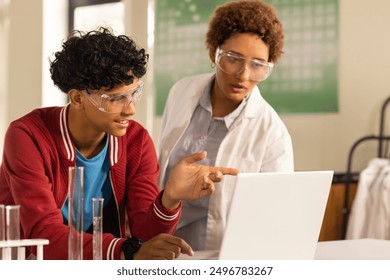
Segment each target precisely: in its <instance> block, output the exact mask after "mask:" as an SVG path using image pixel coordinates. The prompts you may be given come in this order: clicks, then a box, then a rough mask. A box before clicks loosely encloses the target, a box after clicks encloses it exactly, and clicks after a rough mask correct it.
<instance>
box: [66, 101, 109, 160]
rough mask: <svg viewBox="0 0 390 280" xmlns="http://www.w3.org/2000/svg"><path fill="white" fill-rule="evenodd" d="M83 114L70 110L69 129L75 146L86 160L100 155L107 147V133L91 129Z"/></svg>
mask: <svg viewBox="0 0 390 280" xmlns="http://www.w3.org/2000/svg"><path fill="white" fill-rule="evenodd" d="M78 114H81V112H79V111H77V110H73V109H72V107H70V108H69V115H68V129H69V133H70V137H71V138H72V140H73V144H74V145H75V147H76V148H77V150H78V151H79V152H80V153H81V154H82V155H83V156H84V157H85V158H93V157H95V156H96V155H98V154H99V153H100V152H101V151H102V149H103V148H104V145H105V141H104V139H105V136H106V133H105V132H100V131H96V130H93V129H91V128H90V126H89V125H87V124H86V123H85V122H83V120H84V118H83V117H82V116H78Z"/></svg>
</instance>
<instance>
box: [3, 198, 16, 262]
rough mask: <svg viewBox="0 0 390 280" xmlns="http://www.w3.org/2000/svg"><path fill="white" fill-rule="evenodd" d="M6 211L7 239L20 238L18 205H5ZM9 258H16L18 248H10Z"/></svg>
mask: <svg viewBox="0 0 390 280" xmlns="http://www.w3.org/2000/svg"><path fill="white" fill-rule="evenodd" d="M5 213H6V218H5V220H6V225H7V226H6V227H7V230H6V236H7V240H8V241H12V240H19V239H20V205H7V206H5ZM11 259H12V260H17V259H18V248H17V247H13V248H12V249H11Z"/></svg>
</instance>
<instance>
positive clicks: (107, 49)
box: [0, 28, 237, 259]
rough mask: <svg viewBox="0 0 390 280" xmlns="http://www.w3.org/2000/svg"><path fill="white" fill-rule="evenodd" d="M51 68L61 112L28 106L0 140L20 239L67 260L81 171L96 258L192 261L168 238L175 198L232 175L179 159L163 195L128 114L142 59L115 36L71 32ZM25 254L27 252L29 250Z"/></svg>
mask: <svg viewBox="0 0 390 280" xmlns="http://www.w3.org/2000/svg"><path fill="white" fill-rule="evenodd" d="M62 47H63V48H62V50H61V51H59V52H57V53H55V58H54V60H53V61H51V64H50V72H51V77H52V80H53V82H54V84H55V85H56V86H58V87H59V88H60V89H61V90H62V91H63V92H64V93H67V94H68V96H69V104H68V105H66V106H65V107H48V108H39V109H35V110H33V111H32V112H30V113H28V114H27V115H25V116H23V117H21V118H20V119H18V120H15V121H13V122H12V123H11V124H10V126H9V128H8V130H7V133H6V136H5V141H4V152H3V161H2V165H1V169H0V204H6V205H13V204H18V205H20V206H21V208H20V221H21V233H22V238H27V239H35V238H44V239H48V240H49V245H46V246H44V257H45V258H47V259H67V258H68V226H67V218H68V217H67V215H68V214H67V213H68V212H67V207H68V205H67V204H68V202H67V196H68V168H69V167H70V166H75V165H76V166H84V168H85V206H84V210H85V213H86V216H85V217H90V216H88V213H89V214H90V212H91V202H90V201H91V200H90V199H91V198H92V197H103V198H104V201H105V204H104V214H103V221H104V234H103V258H104V259H174V258H176V257H177V256H178V255H179V254H180V253H186V254H192V249H191V247H190V246H189V245H188V244H187V243H186V242H185V241H184V240H182V239H181V238H178V237H175V236H172V235H171V234H172V233H173V231H174V230H175V227H176V224H177V221H178V219H179V217H180V211H181V200H192V199H198V198H202V197H205V196H208V195H210V194H211V193H213V191H214V182H219V181H221V179H222V177H223V175H224V174H230V175H234V174H236V173H237V170H235V169H230V168H222V167H209V166H203V165H198V164H195V162H197V161H199V160H202V159H203V158H204V157H205V156H206V154H205V153H199V154H194V155H192V156H188V157H186V158H184V159H183V160H182V161H180V162H179V163H178V164H177V165H176V167H175V168H173V169H172V171H171V176H170V178H169V179H168V180H167V183H166V185H165V188H164V190H163V191H161V192H160V188H159V187H158V186H157V177H158V174H159V166H158V163H157V158H156V152H155V149H154V146H153V143H152V140H151V138H150V136H149V134H148V132H147V131H146V130H145V129H144V128H143V127H142V126H141V125H140V124H138V123H137V122H135V121H132V120H131V117H132V116H133V115H134V114H135V104H136V101H137V100H138V99H139V97H140V94H141V91H142V80H141V78H142V76H144V74H145V73H146V64H147V61H148V55H147V54H146V53H145V50H144V49H142V48H138V47H137V46H136V44H135V43H134V41H133V40H132V39H131V38H129V37H127V36H124V35H120V36H115V35H113V34H112V32H111V30H109V29H106V28H100V29H99V30H95V31H91V32H88V33H81V32H79V31H75V32H73V33H72V34H71V36H70V37H69V38H68V40H67V41H65V42H64V43H63V46H62ZM83 226H84V231H85V233H84V236H83V239H84V248H83V258H84V259H92V234H91V228H92V220H91V219H84V225H83ZM34 250H35V249H34V248H31V253H32V255H34V254H35V253H36V252H35V251H34Z"/></svg>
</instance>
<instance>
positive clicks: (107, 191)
mask: <svg viewBox="0 0 390 280" xmlns="http://www.w3.org/2000/svg"><path fill="white" fill-rule="evenodd" d="M107 151H108V137H107V136H106V144H105V145H104V148H103V149H102V151H101V152H100V153H99V154H98V155H96V156H95V157H93V158H90V159H87V158H85V157H84V156H83V155H82V154H81V153H80V152H79V151H78V150H77V154H76V166H83V167H84V219H83V221H84V226H83V229H84V231H87V230H88V229H89V228H90V226H91V225H92V198H104V206H105V205H107V204H108V202H109V200H110V199H111V196H112V187H111V182H110V176H109V171H110V161H109V158H108V152H107ZM61 211H62V216H63V218H64V220H65V222H66V223H68V199H67V200H66V202H65V204H64V206H63V207H62V209H61Z"/></svg>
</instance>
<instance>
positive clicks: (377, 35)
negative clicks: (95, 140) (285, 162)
mask: <svg viewBox="0 0 390 280" xmlns="http://www.w3.org/2000/svg"><path fill="white" fill-rule="evenodd" d="M43 1H44V0H34V1H25V0H12V1H11V7H10V17H11V23H12V24H11V26H10V35H9V40H10V41H9V53H8V57H9V67H8V83H9V86H8V95H7V98H6V99H8V101H6V106H7V108H8V112H7V113H6V115H5V117H4V116H1V115H0V118H3V119H2V123H6V124H7V123H9V122H10V121H11V120H12V119H15V118H16V117H19V116H21V115H23V114H25V113H27V112H28V111H30V110H31V109H32V108H35V107H39V106H41V102H42V101H41V98H42V77H41V73H42V44H43V43H42V40H43V38H44V37H45V36H44V35H43V34H42V30H43V28H42V24H43V23H42V11H43ZM51 1H53V0H51ZM55 1H59V0H55ZM339 1H340V57H339V101H340V102H339V103H340V110H339V113H337V114H321V115H282V119H283V120H284V121H285V123H286V125H287V127H288V129H289V131H290V133H291V135H292V138H293V143H294V150H295V165H296V169H298V170H309V169H334V170H335V171H336V172H344V171H345V169H346V163H347V156H348V151H349V149H350V147H351V145H352V144H353V143H354V141H355V140H357V139H358V138H360V137H362V136H365V135H367V134H377V133H378V129H379V114H380V108H381V105H382V102H383V101H384V100H385V99H386V98H387V97H388V96H389V95H390V83H389V81H390V78H389V77H390V52H389V49H390V32H389V30H388V28H389V26H390V17H389V16H388V15H389V14H390V1H388V0H372V1H369V3H368V2H367V1H364V0H339ZM124 2H125V4H126V15H127V16H126V33H127V34H128V35H131V36H132V37H133V38H134V39H135V40H136V41H137V43H138V44H139V45H140V46H143V47H144V48H146V49H147V51H148V52H149V53H150V54H151V63H150V66H149V68H150V70H151V68H152V67H153V48H152V46H153V36H150V35H151V34H152V33H151V32H152V31H153V28H152V22H150V21H149V24H148V18H153V15H152V14H150V8H151V7H152V6H153V3H154V1H153V0H143V1H136V0H125V1H124ZM148 11H149V12H148ZM148 15H149V17H148ZM148 34H149V36H148ZM57 39H58V38H56V39H55V40H56V41H57ZM56 43H59V42H56ZM45 67H46V66H45ZM152 72H153V71H149V72H148V74H147V75H146V77H145V80H146V86H145V92H144V97H143V98H142V100H141V102H140V103H139V104H138V105H137V115H136V120H138V121H139V122H141V123H142V124H143V125H144V126H145V127H146V128H147V129H148V130H149V131H150V133H151V134H152V136H153V138H154V140H156V139H157V135H158V131H159V126H160V121H161V120H160V118H155V117H154V115H153V112H154V86H155V85H154V84H153V77H152ZM389 110H390V108H389ZM4 118H5V119H4ZM389 123H390V121H389ZM386 126H387V127H389V125H386ZM387 131H389V129H387ZM0 132H1V131H0ZM2 138H3V135H1V139H2ZM365 146H366V145H365ZM365 146H364V147H362V148H361V149H360V150H359V151H357V153H356V157H355V161H354V166H356V168H357V169H361V168H363V167H364V166H365V165H366V163H367V160H368V159H369V158H372V157H374V156H376V147H373V145H371V144H369V145H367V146H368V147H367V148H366V147H365Z"/></svg>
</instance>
